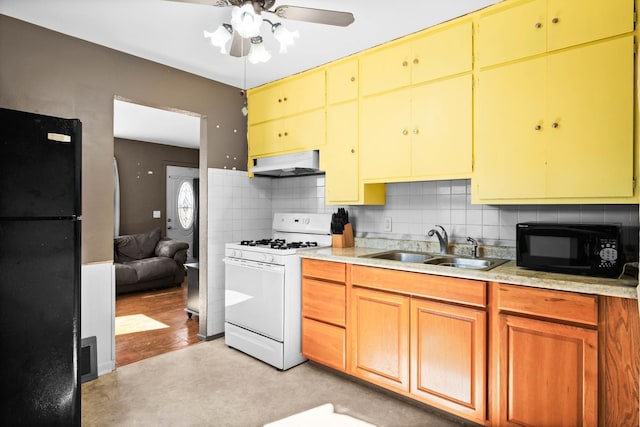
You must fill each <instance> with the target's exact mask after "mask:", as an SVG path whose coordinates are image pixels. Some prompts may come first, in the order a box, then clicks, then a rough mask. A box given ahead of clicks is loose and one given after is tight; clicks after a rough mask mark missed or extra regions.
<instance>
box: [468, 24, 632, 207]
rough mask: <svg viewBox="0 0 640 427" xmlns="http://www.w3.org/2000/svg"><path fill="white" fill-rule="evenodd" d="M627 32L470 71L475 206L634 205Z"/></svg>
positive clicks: (629, 46) (629, 57)
mask: <svg viewBox="0 0 640 427" xmlns="http://www.w3.org/2000/svg"><path fill="white" fill-rule="evenodd" d="M633 50H634V47H633V36H625V37H622V38H615V39H611V40H607V41H602V42H599V43H594V44H590V45H585V46H583V47H578V48H574V49H568V50H564V51H559V52H556V53H553V54H549V55H545V56H540V57H535V58H533V59H529V60H525V61H520V62H515V63H512V64H509V65H505V66H501V67H495V68H490V69H487V70H483V71H481V72H480V73H479V74H478V83H477V85H476V104H475V105H476V108H475V148H474V152H475V168H474V176H473V183H474V184H473V186H474V190H475V191H474V192H473V193H472V195H473V197H474V202H484V203H511V202H516V203H524V202H544V203H557V202H572V203H579V202H584V203H597V202H603V203H606V202H616V203H624V202H625V201H626V202H629V203H633V200H632V198H633V196H634V162H633V157H634V149H633V138H634V129H633V111H634V98H633V93H634V81H633V76H634V54H633Z"/></svg>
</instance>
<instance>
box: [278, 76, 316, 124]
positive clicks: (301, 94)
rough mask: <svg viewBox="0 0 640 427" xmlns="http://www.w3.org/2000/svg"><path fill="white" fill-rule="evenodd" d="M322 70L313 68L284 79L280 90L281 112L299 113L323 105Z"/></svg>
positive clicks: (286, 113)
mask: <svg viewBox="0 0 640 427" xmlns="http://www.w3.org/2000/svg"><path fill="white" fill-rule="evenodd" d="M325 88H326V85H325V75H324V70H323V69H320V70H315V71H312V72H308V73H305V74H302V75H300V76H294V77H290V78H288V79H286V80H284V83H283V86H282V88H281V91H282V99H283V102H282V105H283V114H284V115H290V114H299V113H301V112H303V111H309V110H314V109H316V108H322V107H324V106H325Z"/></svg>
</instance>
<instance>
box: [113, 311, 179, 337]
mask: <svg viewBox="0 0 640 427" xmlns="http://www.w3.org/2000/svg"><path fill="white" fill-rule="evenodd" d="M168 327H169V326H168V325H165V324H164V323H162V322H158V321H157V320H154V319H152V318H151V317H149V316H145V315H144V314H131V315H129V316H118V317H116V335H124V334H132V333H135V332H144V331H152V330H154V329H164V328H168Z"/></svg>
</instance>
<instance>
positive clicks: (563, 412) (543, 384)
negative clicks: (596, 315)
mask: <svg viewBox="0 0 640 427" xmlns="http://www.w3.org/2000/svg"><path fill="white" fill-rule="evenodd" d="M499 324H500V356H499V357H500V360H499V368H498V371H499V377H500V380H499V390H500V403H501V404H500V418H499V425H509V426H511V425H514V426H541V427H542V426H550V427H556V426H558V427H560V426H567V427H574V426H596V425H597V421H598V418H597V407H598V404H597V401H598V333H597V332H596V331H595V330H592V329H586V328H582V327H578V326H569V325H563V324H558V323H553V322H548V321H541V320H534V319H528V318H522V317H518V316H511V315H500V319H499Z"/></svg>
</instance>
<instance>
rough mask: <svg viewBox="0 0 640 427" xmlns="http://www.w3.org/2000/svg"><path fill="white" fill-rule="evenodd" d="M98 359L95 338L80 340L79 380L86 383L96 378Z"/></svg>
mask: <svg viewBox="0 0 640 427" xmlns="http://www.w3.org/2000/svg"><path fill="white" fill-rule="evenodd" d="M97 365H98V357H97V341H96V337H95V336H93V337H87V338H82V342H81V344H80V380H81V382H83V383H85V382H87V381H91V380H95V379H96V378H98V366H97Z"/></svg>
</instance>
